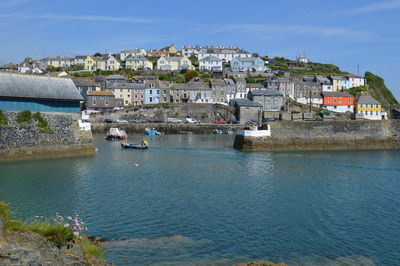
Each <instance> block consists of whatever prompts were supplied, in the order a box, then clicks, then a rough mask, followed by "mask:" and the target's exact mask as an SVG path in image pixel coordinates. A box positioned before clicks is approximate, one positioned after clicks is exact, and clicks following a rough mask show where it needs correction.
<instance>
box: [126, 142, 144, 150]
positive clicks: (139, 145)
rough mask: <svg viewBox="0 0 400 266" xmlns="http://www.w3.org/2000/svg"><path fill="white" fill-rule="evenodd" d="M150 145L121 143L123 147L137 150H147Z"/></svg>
mask: <svg viewBox="0 0 400 266" xmlns="http://www.w3.org/2000/svg"><path fill="white" fill-rule="evenodd" d="M148 147H149V146H147V145H143V144H131V143H121V148H123V149H136V150H145V149H147V148H148Z"/></svg>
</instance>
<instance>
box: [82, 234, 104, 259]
mask: <svg viewBox="0 0 400 266" xmlns="http://www.w3.org/2000/svg"><path fill="white" fill-rule="evenodd" d="M79 243H80V244H81V247H82V250H83V253H84V254H85V256H86V257H96V258H103V257H104V251H103V249H102V248H101V247H100V246H98V245H96V244H95V243H93V242H92V241H91V240H90V239H88V238H87V237H82V238H81V239H80V241H79Z"/></svg>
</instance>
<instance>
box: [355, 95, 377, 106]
mask: <svg viewBox="0 0 400 266" xmlns="http://www.w3.org/2000/svg"><path fill="white" fill-rule="evenodd" d="M357 103H358V104H381V103H380V102H378V101H377V100H375V99H374V98H372V97H371V96H360V98H358V101H357Z"/></svg>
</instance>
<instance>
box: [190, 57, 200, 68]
mask: <svg viewBox="0 0 400 266" xmlns="http://www.w3.org/2000/svg"><path fill="white" fill-rule="evenodd" d="M189 60H190V62H192V65H193V66H194V67H196V68H197V67H199V59H198V58H197V56H195V55H194V54H192V55H191V56H190V57H189Z"/></svg>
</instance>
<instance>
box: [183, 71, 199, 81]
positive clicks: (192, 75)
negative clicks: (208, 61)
mask: <svg viewBox="0 0 400 266" xmlns="http://www.w3.org/2000/svg"><path fill="white" fill-rule="evenodd" d="M184 75H185V79H186V82H188V81H190V80H191V79H192V78H195V77H198V76H199V72H198V71H197V70H188V71H186V73H185V74H184Z"/></svg>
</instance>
